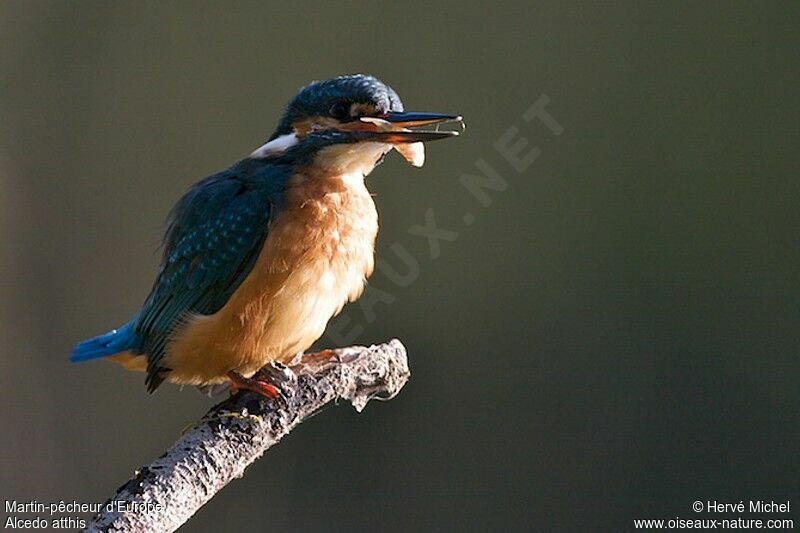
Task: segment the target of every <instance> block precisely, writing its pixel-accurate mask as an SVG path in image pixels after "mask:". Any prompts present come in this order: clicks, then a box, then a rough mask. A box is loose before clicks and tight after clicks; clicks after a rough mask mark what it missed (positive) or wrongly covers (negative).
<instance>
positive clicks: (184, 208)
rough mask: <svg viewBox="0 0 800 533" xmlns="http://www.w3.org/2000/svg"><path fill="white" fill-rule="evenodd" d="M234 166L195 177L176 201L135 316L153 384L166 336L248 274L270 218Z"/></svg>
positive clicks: (219, 303) (218, 304)
mask: <svg viewBox="0 0 800 533" xmlns="http://www.w3.org/2000/svg"><path fill="white" fill-rule="evenodd" d="M252 183H253V182H252V181H250V180H243V179H241V177H240V176H239V174H238V173H237V172H236V171H235V170H228V171H225V172H222V173H219V174H216V175H214V176H211V177H209V178H206V179H205V180H203V181H201V182H199V183H198V184H196V185H195V186H194V187H192V188H191V189H190V190H189V191H188V192H187V193H186V194H185V195H184V197H183V198H181V200H180V201H179V202H178V204H177V205H176V206H175V207H174V208H173V210H172V212H171V214H170V218H169V222H168V226H167V233H166V237H165V246H164V257H163V259H162V263H161V268H160V271H159V274H158V278H157V279H156V282H155V284H154V285H153V288H152V290H151V292H150V295H149V296H148V298H147V300H146V301H145V303H144V306H143V307H142V309H141V311H140V312H139V314H138V315H137V317H136V318H135V319H134V321H133V330H134V334H135V339H136V341H137V342H138V345H137V346H135V347H134V351H136V352H138V353H145V354H147V361H148V364H147V386H148V390H151V391H152V390H154V389H155V388H156V387H158V385H159V384H160V383H161V382H162V381H163V379H164V376H163V374H164V372H165V371H168V370H169V369H168V368H164V367H163V366H161V364H160V362H161V360H162V358H163V356H164V352H165V348H166V343H167V340H168V339H169V336H170V335H171V334H172V333H173V332H174V331H175V330H176V328H178V327H180V326H181V325H182V324H183V323H184V321H185V320H186V319H187V318H189V317H191V316H192V315H195V314H203V315H210V314H213V313H216V312H217V311H218V310H219V309H220V308H222V307H223V306H224V305H225V303H226V302H227V301H228V299H229V298H230V296H231V295H232V294H233V292H234V291H235V290H236V288H237V287H238V286H239V285H240V284H241V283H242V281H243V280H244V279H245V278H246V277H247V275H248V274H249V273H250V271H251V269H252V267H253V263H254V261H255V260H256V258H257V257H258V254H259V252H260V250H261V247H262V244H263V242H264V239H265V238H266V235H267V226H268V224H269V218H270V212H271V210H272V208H271V205H270V195H269V194H268V192H267V191H266V190H265V189H264V188H262V187H253V186H252Z"/></svg>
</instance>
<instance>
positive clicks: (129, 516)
mask: <svg viewBox="0 0 800 533" xmlns="http://www.w3.org/2000/svg"><path fill="white" fill-rule="evenodd" d="M334 353H335V355H334V356H333V357H331V358H314V357H309V356H304V357H302V358H300V359H299V360H297V361H295V362H293V363H292V364H291V365H290V367H289V368H287V369H285V370H280V369H277V368H272V369H271V370H270V377H272V378H273V379H274V380H275V381H277V382H279V384H280V388H281V390H282V391H283V393H284V395H285V398H284V399H283V400H277V401H274V402H273V401H268V400H265V399H264V398H262V397H261V396H259V395H257V394H254V393H250V392H243V393H240V394H237V395H235V396H232V397H230V398H229V399H227V400H225V401H223V402H222V403H220V404H218V405H215V406H214V407H212V408H211V409H210V410H209V411H208V413H206V415H205V416H204V417H203V418H202V419H201V420H200V421H199V422H198V423H197V424H196V425H195V426H193V427H192V428H190V429H188V430H187V431H186V432H185V433H184V434H183V435H182V436H181V438H180V439H178V441H177V442H175V444H173V445H172V447H171V448H170V449H169V450H167V451H166V452H165V453H164V454H163V455H162V456H161V457H159V458H158V459H156V460H155V461H153V462H152V463H150V464H149V465H147V466H144V467H142V468H141V469H140V470H137V471H136V473H135V474H134V476H133V478H132V479H131V480H130V481H128V482H127V483H125V484H124V485H122V486H121V487H120V488H119V489H117V491H116V493H115V494H114V496H112V497H111V498H110V499H109V500H108V501H107V502H106V503H105V504H104V505H103V506H102V508H101V511H100V512H99V513H98V514H97V515H96V516H95V517H94V518H93V519H92V521H91V522H90V523H89V525H88V526H87V527H86V529H85V531H90V532H98V531H174V530H175V529H177V528H178V527H180V526H181V525H182V524H183V523H184V522H186V521H187V520H188V519H189V518H190V517H191V516H192V515H193V514H194V513H195V512H196V511H197V510H198V509H199V508H200V507H202V506H203V505H204V504H205V503H206V502H207V501H209V500H210V499H211V498H213V497H214V495H215V494H216V493H217V492H218V491H219V490H220V489H221V488H222V487H224V486H225V485H227V484H228V483H229V482H230V481H231V480H232V479H234V478H237V477H241V476H242V475H243V474H244V470H245V468H247V466H248V465H250V463H252V462H253V461H255V460H256V459H258V458H259V457H260V456H261V455H262V454H263V453H264V452H265V451H267V450H268V449H269V448H270V447H271V446H273V445H274V444H276V443H277V442H278V441H280V440H281V438H282V437H283V436H284V435H286V434H287V433H289V431H291V430H292V429H293V428H294V427H295V426H297V425H298V424H300V423H301V422H303V421H304V420H306V419H307V418H308V417H309V416H311V415H313V414H314V413H315V412H317V411H319V409H320V408H322V407H323V406H325V405H326V404H328V403H330V402H332V401H338V400H339V399H344V400H347V401H349V402H350V403H352V404H353V407H355V409H356V411H359V412H360V411H361V410H362V409H364V406H365V405H366V404H367V402H368V401H369V400H370V399H372V398H379V399H390V398H393V397H394V396H395V395H396V394H397V393H398V392H399V391H400V389H401V388H402V387H403V385H405V383H406V381H408V378H409V375H410V372H409V369H408V360H407V358H406V350H405V348H404V347H403V345H402V343H400V341H399V340H397V339H394V340H391V341H389V342H388V343H385V344H380V345H377V346H370V347H369V348H367V347H363V346H352V347H349V348H343V349H340V350H335V351H334Z"/></svg>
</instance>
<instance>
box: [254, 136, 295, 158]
mask: <svg viewBox="0 0 800 533" xmlns="http://www.w3.org/2000/svg"><path fill="white" fill-rule="evenodd" d="M297 142H298V139H297V135H295V134H294V133H287V134H286V135H281V136H280V137H276V138H275V139H272V140H271V141H269V142H268V143H266V144H263V145H261V146H260V147H258V148H257V149H256V150H255V151H254V152H253V153H252V154H250V158H251V159H265V158H267V157H270V156H274V155H280V154H282V153H284V152H285V151H286V150H288V149H289V148H291V147H292V146H294V145H296V144H297Z"/></svg>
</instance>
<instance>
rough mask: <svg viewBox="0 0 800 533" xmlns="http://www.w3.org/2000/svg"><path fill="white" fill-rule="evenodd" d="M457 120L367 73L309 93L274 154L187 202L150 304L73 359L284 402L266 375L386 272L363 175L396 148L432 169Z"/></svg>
mask: <svg viewBox="0 0 800 533" xmlns="http://www.w3.org/2000/svg"><path fill="white" fill-rule="evenodd" d="M447 122H461V124H462V125H463V120H462V118H461V117H460V116H458V115H450V114H442V113H415V112H406V111H404V108H403V103H402V102H401V100H400V97H399V96H398V94H397V92H396V91H395V90H394V89H392V88H391V87H390V86H388V85H386V84H385V83H383V82H382V81H380V80H378V79H377V78H375V77H374V76H371V75H367V74H354V75H347V76H339V77H336V78H333V79H329V80H324V81H315V82H312V83H311V84H309V85H307V86H305V87H303V88H301V89H300V90H299V92H298V93H297V94H296V96H294V98H293V99H292V100H291V101H290V102H289V104H288V105H287V107H286V109H285V111H284V113H283V114H282V116H281V119H280V121H279V123H278V125H277V127H276V129H275V131H274V132H273V133H272V135H271V136H270V137H269V138H268V139H267V141H266V142H265V143H264V144H263V145H261V146H259V147H258V148H256V149H255V150H254V151H253V152H252V153H251V154H250V155H249V156H247V157H245V158H244V159H242V160H240V161H238V162H236V163H235V164H233V165H232V166H230V167H229V168H228V169H226V170H223V171H221V172H218V173H216V174H213V175H211V176H209V177H207V178H205V179H202V180H201V181H199V182H197V183H196V184H195V185H193V186H192V187H190V188H189V189H188V191H187V192H186V193H185V194H184V195H183V196H182V197H181V198H180V199H179V200H178V202H177V203H176V204H175V206H174V207H173V208H172V210H171V211H170V213H169V216H168V217H167V223H166V228H165V235H164V239H163V254H162V258H161V262H160V266H159V270H158V274H157V276H156V279H155V282H154V284H153V286H152V289H151V291H150V293H149V295H148V296H147V298H146V299H145V301H144V304H143V305H142V307H141V308H140V309H139V311H138V312H136V313H135V314H134V316H133V318H132V319H131V320H130V321H129V322H127V323H125V324H124V325H122V326H120V327H118V328H116V329H113V330H111V331H109V332H108V333H105V334H103V335H99V336H96V337H93V338H90V339H87V340H84V341H82V342H80V343H78V344H77V345H76V346H75V348H74V349H73V352H72V355H71V357H70V360H71V361H72V362H83V361H89V360H94V359H103V358H105V359H108V360H111V361H114V362H116V363H119V364H120V365H122V366H123V367H124V368H125V369H127V370H132V371H143V372H145V373H146V377H145V385H146V388H147V391H148V392H150V393H152V392H153V391H155V390H156V389H157V388H158V387H159V385H161V383H163V382H164V381H167V382H170V383H175V384H178V385H194V386H198V387H201V388H202V387H213V386H223V387H224V386H226V385H227V386H229V387H230V390H231V392H232V393H233V392H236V391H238V390H250V391H254V392H256V393H259V394H261V395H263V396H266V397H268V398H276V397H279V396H280V389H279V388H278V387H276V386H275V384H273V383H271V382H270V380H269V379H267V378H264V377H259V376H260V375H261V374H259V376H256V374H257V373H258V372H259V370H260V369H262V368H264V367H266V366H267V365H269V364H271V363H282V364H287V363H288V362H290V361H291V360H293V359H294V358H295V357H296V356H297V355H298V354H302V353H304V352H305V351H306V350H308V349H309V348H310V347H311V345H312V344H313V343H314V342H315V341H316V340H317V339H318V338H319V337H321V336H322V334H323V333H324V331H325V328H326V325H327V323H328V321H329V320H330V319H331V318H332V317H333V316H335V315H336V314H338V313H339V312H340V311H341V309H342V308H343V306H344V305H345V304H346V303H348V302H352V301H354V300H356V299H357V298H358V297H359V296H360V295H361V293H362V291H363V290H364V287H365V284H366V280H367V278H368V277H369V276H370V275H371V274H372V271H373V269H374V265H375V240H376V236H377V232H378V215H377V210H376V207H375V203H374V201H373V198H372V195H371V194H370V192H369V191H368V189H367V188H366V186H365V179H364V178H365V177H366V176H367V175H368V174H370V172H372V170H373V169H374V168H375V167H376V166H377V165H379V164H380V163H381V162H382V161H383V159H384V156H385V155H386V154H387V153H388V152H389V151H391V150H392V149H395V150H396V151H397V152H399V153H400V154H401V155H402V156H403V157H404V158H405V159H406V160H407V161H408V162H409V163H410V164H411V165H413V166H417V167H419V166H422V165H423V163H424V159H425V150H424V144H423V143H425V142H428V141H434V140H439V139H446V138H451V137H455V136H457V135H458V133H459V132H458V131H453V130H446V131H439V124H442V123H447ZM429 125H436V127H435V129H434V130H431V129H430V128H427V129H424V127H425V126H429Z"/></svg>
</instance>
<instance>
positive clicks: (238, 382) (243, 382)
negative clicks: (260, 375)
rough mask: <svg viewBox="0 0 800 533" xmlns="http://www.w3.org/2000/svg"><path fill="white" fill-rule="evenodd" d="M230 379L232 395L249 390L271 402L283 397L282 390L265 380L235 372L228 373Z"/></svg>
mask: <svg viewBox="0 0 800 533" xmlns="http://www.w3.org/2000/svg"><path fill="white" fill-rule="evenodd" d="M228 377H229V378H230V379H231V394H236V393H237V392H239V391H240V390H249V391H253V392H255V393H257V394H260V395H262V396H264V397H266V398H269V399H270V400H276V399H278V398H282V397H283V394H282V393H281V390H280V389H279V388H278V387H276V386H275V385H273V384H272V383H270V382H269V381H267V380H265V379H257V378H246V377H244V376H243V375H241V374H239V373H238V372H234V371H233V370H231V371H230V372H228Z"/></svg>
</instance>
